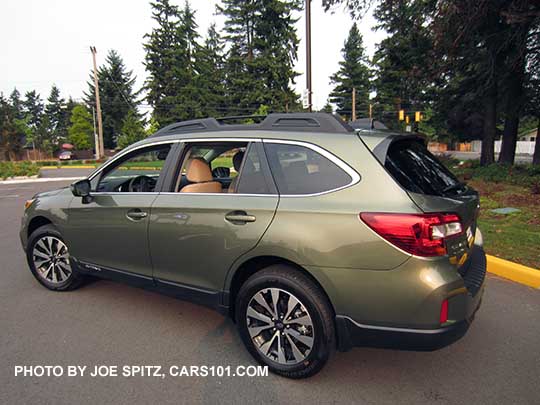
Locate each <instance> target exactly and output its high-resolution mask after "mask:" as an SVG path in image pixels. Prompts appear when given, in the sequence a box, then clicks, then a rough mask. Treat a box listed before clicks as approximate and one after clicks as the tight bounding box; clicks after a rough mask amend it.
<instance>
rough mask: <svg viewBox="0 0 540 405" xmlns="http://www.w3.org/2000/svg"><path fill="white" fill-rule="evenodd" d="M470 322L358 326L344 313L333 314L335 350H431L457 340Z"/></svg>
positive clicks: (463, 333)
mask: <svg viewBox="0 0 540 405" xmlns="http://www.w3.org/2000/svg"><path fill="white" fill-rule="evenodd" d="M469 325H470V323H469V322H468V321H466V320H464V321H461V322H457V323H455V324H453V325H450V326H446V327H444V328H440V329H425V330H424V329H402V328H387V327H376V326H367V325H359V324H357V323H356V322H354V321H352V320H351V319H350V318H348V317H346V316H339V315H338V316H336V326H337V330H338V350H340V351H347V350H350V349H352V348H353V347H376V348H384V349H397V350H416V351H433V350H437V349H440V348H442V347H445V346H448V345H450V344H452V343H454V342H455V341H457V340H459V339H460V338H461V337H462V336H463V335H465V333H466V332H467V330H468V329H469Z"/></svg>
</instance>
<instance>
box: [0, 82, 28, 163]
mask: <svg viewBox="0 0 540 405" xmlns="http://www.w3.org/2000/svg"><path fill="white" fill-rule="evenodd" d="M12 96H13V93H12ZM12 100H13V97H10V99H9V100H8V99H6V98H4V96H3V94H1V93H0V150H2V152H3V154H4V158H5V159H6V160H15V159H16V157H17V156H18V155H19V154H20V153H21V152H22V149H23V147H24V143H25V128H26V125H25V124H24V121H23V119H21V118H17V107H16V106H14V105H13V104H11V101H12Z"/></svg>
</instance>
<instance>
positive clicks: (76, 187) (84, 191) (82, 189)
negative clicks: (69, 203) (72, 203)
mask: <svg viewBox="0 0 540 405" xmlns="http://www.w3.org/2000/svg"><path fill="white" fill-rule="evenodd" d="M70 187H71V192H72V193H73V195H74V196H75V197H83V198H87V197H90V189H91V186H90V181H88V179H82V180H79V181H76V182H75V183H73V184H72V185H71V186H70Z"/></svg>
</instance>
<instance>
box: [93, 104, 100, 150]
mask: <svg viewBox="0 0 540 405" xmlns="http://www.w3.org/2000/svg"><path fill="white" fill-rule="evenodd" d="M92 122H93V123H94V144H95V145H96V156H95V158H96V160H98V159H99V152H98V145H99V139H98V135H97V131H96V109H95V108H94V106H92Z"/></svg>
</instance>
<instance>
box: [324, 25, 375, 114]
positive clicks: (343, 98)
mask: <svg viewBox="0 0 540 405" xmlns="http://www.w3.org/2000/svg"><path fill="white" fill-rule="evenodd" d="M341 54H342V56H343V60H342V61H340V62H339V70H338V71H337V72H336V73H335V74H333V75H332V76H331V77H330V80H331V83H334V84H335V85H336V86H335V87H334V90H333V91H332V92H331V93H330V102H331V103H334V104H336V106H337V110H336V112H337V113H338V114H341V115H344V116H347V117H351V113H352V91H353V88H354V89H356V103H355V104H356V106H355V107H356V113H357V116H358V117H362V116H364V117H365V116H367V114H368V108H369V92H370V90H371V83H370V79H371V74H370V70H369V63H368V59H367V57H366V55H365V50H364V45H363V41H362V35H361V34H360V31H358V26H357V25H356V23H354V24H353V26H352V27H351V29H350V31H349V36H348V37H347V40H346V41H345V45H344V46H343V49H342V50H341Z"/></svg>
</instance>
